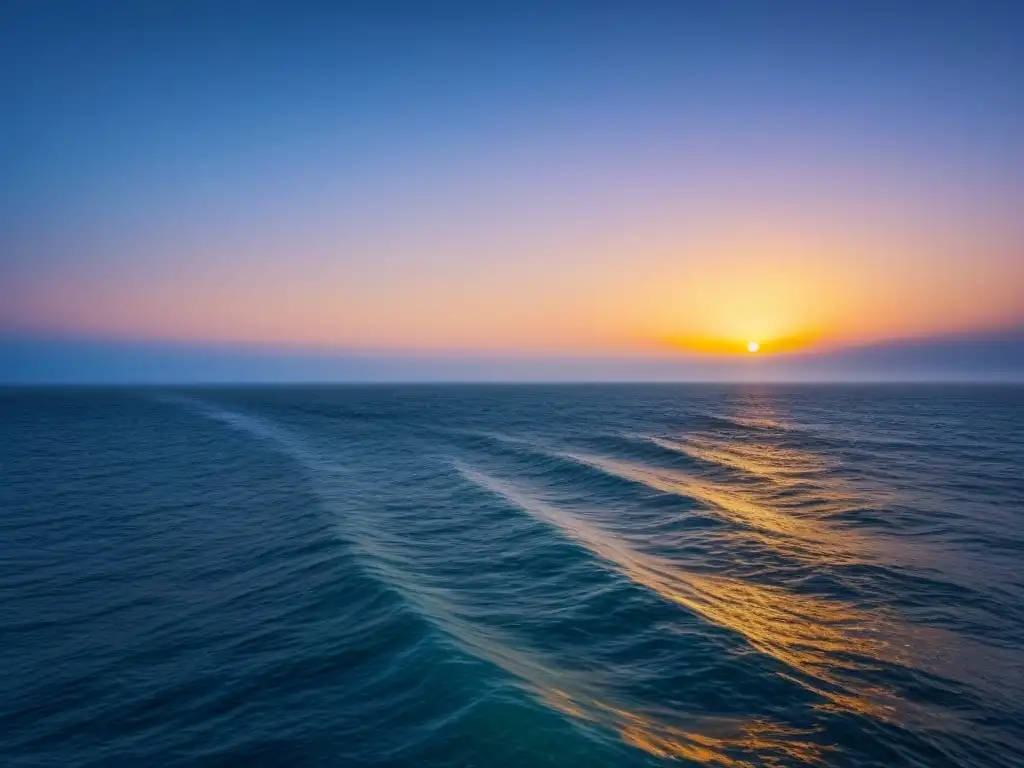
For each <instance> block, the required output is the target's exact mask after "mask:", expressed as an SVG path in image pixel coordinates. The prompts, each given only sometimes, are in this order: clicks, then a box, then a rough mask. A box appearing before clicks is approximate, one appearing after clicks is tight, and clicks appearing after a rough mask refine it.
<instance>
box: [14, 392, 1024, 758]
mask: <svg viewBox="0 0 1024 768" xmlns="http://www.w3.org/2000/svg"><path fill="white" fill-rule="evenodd" d="M0 460H2V465H0V467H2V486H0V492H2V497H0V501H2V513H0V653H2V669H0V673H2V674H0V763H3V764H4V765H15V766H71V765H75V766H79V765H82V766H85V765H89V766H92V765H133V766H134V765H145V766H156V765H247V766H248V765H281V766H303V765H339V766H541V765H559V766H644V765H651V766H654V765H662V764H666V765H667V764H683V765H691V764H692V765H711V766H726V767H731V766H799V765H816V764H818V765H828V766H1021V765H1024V390H1022V389H1014V388H1009V387H1002V388H999V387H991V388H984V387H979V388H943V387H910V386H905V387H898V388H885V387H860V388H843V387H826V388H814V387H792V388H786V387H767V388H764V387H742V386H737V387H713V386H615V387H603V386H579V387H573V386H564V387H548V388H545V387H527V386H522V387H499V386H489V387H485V386H480V387H473V386H451V387H441V386H438V387H415V386H408V387H338V388H277V389H238V390H231V389H209V390H202V389H190V390H177V391H172V390H158V389H141V390H89V389H81V390H56V389H54V390H8V391H6V392H2V393H0Z"/></svg>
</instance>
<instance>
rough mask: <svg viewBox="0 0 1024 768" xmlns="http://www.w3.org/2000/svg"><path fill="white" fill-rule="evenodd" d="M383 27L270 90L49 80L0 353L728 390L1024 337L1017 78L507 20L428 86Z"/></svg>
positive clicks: (781, 33)
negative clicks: (310, 358) (849, 363)
mask: <svg viewBox="0 0 1024 768" xmlns="http://www.w3.org/2000/svg"><path fill="white" fill-rule="evenodd" d="M370 17H371V18H367V19H366V20H365V21H366V23H367V24H368V25H369V28H370V29H377V30H378V32H380V34H381V36H380V38H379V41H380V46H381V49H380V50H378V49H377V48H375V47H374V46H373V45H370V44H368V47H367V48H366V50H363V49H362V48H359V47H358V46H357V47H356V48H354V49H353V50H352V51H351V52H350V54H351V59H349V58H346V56H348V55H349V54H345V55H342V53H341V51H343V50H347V49H346V48H344V47H342V48H341V49H339V48H337V47H336V46H333V45H327V44H323V45H321V46H320V47H318V48H317V49H316V52H315V54H314V53H311V52H309V51H307V49H306V47H305V43H303V44H301V45H300V44H299V43H298V41H299V40H300V39H303V38H302V37H301V36H299V37H298V38H296V39H294V40H293V39H291V38H287V37H281V38H277V37H274V36H273V35H271V36H269V37H268V38H267V40H266V44H265V45H256V44H255V43H253V42H252V41H249V42H246V40H247V38H244V36H243V38H240V40H239V43H238V45H239V50H238V56H239V62H238V67H237V72H244V73H246V75H245V77H246V78H249V79H251V81H252V82H263V80H262V79H261V78H263V77H264V76H266V77H267V78H270V79H273V77H275V76H276V75H275V74H274V73H276V72H277V71H278V67H279V65H280V63H281V62H286V61H291V62H293V64H294V67H295V70H294V71H291V70H289V71H290V73H291V75H290V76H291V77H293V78H294V82H295V83H296V86H295V87H293V88H282V89H271V90H269V91H267V90H263V89H255V90H253V89H246V88H244V87H242V86H241V85H240V84H239V81H238V80H237V79H236V77H237V75H236V74H235V73H236V68H234V67H229V68H226V69H222V68H220V67H219V66H218V65H217V64H216V62H217V61H219V59H218V56H219V55H220V54H219V51H220V49H219V48H217V47H216V46H214V45H213V43H212V42H211V41H212V40H215V39H217V38H216V35H214V36H213V37H210V38H206V37H203V38H197V39H194V40H192V39H182V40H180V41H176V40H170V39H169V40H168V41H165V43H161V45H163V46H164V48H166V50H163V49H161V50H159V51H154V52H153V53H152V55H150V54H149V53H147V52H146V51H144V50H142V49H139V50H137V51H135V50H134V49H133V51H134V52H132V53H126V54H125V56H126V59H125V63H124V64H123V67H122V65H120V64H119V65H117V67H115V68H118V67H121V68H123V70H124V71H123V73H122V72H121V70H120V69H118V73H120V74H117V75H116V77H115V76H114V75H111V74H110V73H107V72H106V71H105V70H103V69H102V68H101V67H100V68H94V67H90V66H81V67H79V66H70V65H69V66H58V64H52V65H50V64H46V62H47V61H49V59H46V57H45V56H43V55H42V54H40V56H38V57H35V58H33V61H35V60H36V59H38V61H39V62H40V63H39V66H41V67H42V66H44V64H45V66H46V67H50V68H52V70H53V71H52V72H50V73H49V74H48V75H47V74H46V73H43V74H42V75H40V76H39V78H37V79H38V82H36V80H32V81H31V82H26V83H25V84H24V90H25V93H24V94H22V96H23V97H24V98H23V99H22V101H23V102H24V103H23V105H22V106H23V109H22V113H23V114H22V118H23V119H22V122H23V123H24V126H23V127H25V130H26V132H25V135H32V136H33V141H31V142H28V145H27V147H26V151H25V152H24V153H22V154H21V155H20V156H19V157H20V160H19V163H20V166H19V168H16V169H15V171H14V174H13V176H12V177H11V178H12V179H13V180H14V181H15V186H17V181H18V179H21V180H22V181H24V182H25V183H24V185H23V186H24V188H23V189H22V190H21V191H17V190H16V192H15V194H14V195H13V196H12V197H11V199H17V200H18V201H19V202H18V210H17V211H15V212H14V213H15V214H16V215H12V216H11V217H8V219H7V220H10V221H17V222H19V224H18V226H17V227H16V228H11V230H10V232H9V233H7V235H6V239H5V240H4V241H3V245H4V248H3V252H4V254H5V255H4V257H3V259H2V260H0V333H2V334H6V335H8V336H13V337H16V338H37V337H45V338H58V339H64V338H73V339H88V340H102V341H111V342H117V343H121V342H124V341H132V342H154V343H157V342H174V343H184V344H221V345H239V346H240V348H246V346H247V345H258V346H260V347H261V348H263V347H266V348H273V349H275V350H279V351H281V352H282V353H288V352H289V351H295V352H302V351H306V350H316V351H318V352H334V353H337V354H358V355H398V356H407V357H415V358H430V357H433V356H438V355H452V356H457V357H465V358H473V357H478V358H482V357H486V356H504V357H512V356H519V357H529V356H536V357H540V358H544V359H549V358H552V357H565V358H571V359H577V358H595V359H596V358H600V359H607V358H615V359H636V358H652V359H687V360H689V359H708V360H713V361H715V360H720V359H724V358H733V359H736V360H739V359H742V358H743V357H745V356H749V355H750V354H752V353H753V352H754V350H752V349H751V348H750V343H751V341H756V343H757V345H758V346H757V350H756V352H757V354H758V355H759V356H760V357H765V358H769V357H770V358H772V359H781V358H786V357H792V356H794V355H819V354H831V353H834V352H836V351H839V350H843V349H850V348H859V347H862V346H865V345H886V344H890V343H894V342H902V341H904V340H907V339H924V340H928V339H943V338H946V337H950V336H957V335H962V334H978V333H1002V332H1006V331H1012V330H1013V329H1016V328H1020V327H1022V326H1024V258H1021V257H1020V244H1021V243H1022V242H1024V223H1022V220H1021V217H1020V216H1019V215H1018V214H1019V205H1017V202H1019V199H1020V196H1021V189H1020V174H1019V173H1016V172H1014V169H1016V168H1019V167H1020V160H1021V159H1022V157H1024V146H1022V145H1021V143H1020V141H1019V136H1020V135H1021V134H1020V133H1019V132H1013V131H1009V130H1004V128H1005V127H1006V126H1009V125H1015V124H1016V122H1015V121H1018V119H1019V117H1020V116H1021V115H1024V103H1022V101H1021V98H1020V90H1019V88H1017V83H1016V82H1015V81H1013V79H1012V78H1009V77H1008V76H1007V75H1006V74H1005V73H1006V72H1008V71H1010V69H1007V68H995V67H994V66H992V65H990V64H989V63H988V60H987V59H979V60H978V61H976V62H973V64H971V66H967V65H964V66H960V65H957V64H955V63H954V62H953V60H952V59H949V61H948V64H947V59H948V57H945V56H942V55H936V56H934V57H933V58H932V59H930V60H931V61H934V62H935V69H934V71H931V70H930V71H929V72H928V73H925V74H923V75H922V74H920V73H917V74H915V72H916V70H913V68H912V67H913V65H914V63H915V62H917V61H918V58H917V57H910V56H909V54H908V53H907V51H904V50H902V49H899V48H892V49H890V48H887V47H886V46H882V48H881V49H879V48H878V46H874V45H871V46H869V45H867V43H866V42H865V43H863V45H862V44H861V42H862V41H855V40H850V41H845V42H844V41H842V40H838V41H833V42H834V43H835V50H834V51H832V52H831V53H830V54H829V55H827V56H826V57H825V58H824V59H819V53H816V52H815V50H814V49H813V47H811V48H806V49H805V48H804V47H801V46H795V47H794V46H792V45H789V44H788V41H789V34H790V33H789V32H788V31H787V30H788V27H785V25H783V27H780V28H778V29H775V28H774V27H773V26H772V22H771V19H770V18H769V17H768V16H766V17H765V18H764V19H763V20H762V21H761V22H759V23H764V24H766V25H767V28H770V30H771V33H770V34H769V35H768V37H766V38H765V43H764V44H765V45H769V47H771V48H772V50H776V49H775V48H774V46H776V45H778V48H777V54H778V55H775V56H768V57H767V58H764V59H763V60H762V58H761V54H759V53H758V50H759V49H758V47H757V46H753V47H752V46H751V44H750V41H749V40H746V38H745V35H746V34H747V33H746V32H743V31H742V30H741V29H740V28H737V29H735V30H733V31H734V32H735V34H736V38H735V39H730V38H729V36H728V35H727V34H725V33H724V32H723V35H722V36H713V37H715V39H718V38H719V37H721V40H720V42H719V43H718V44H716V45H715V46H711V47H710V48H707V49H706V50H705V48H704V47H703V42H701V41H705V40H706V39H707V36H706V35H701V34H697V32H692V33H691V32H688V31H687V30H689V29H690V26H689V25H688V24H683V23H679V24H671V25H667V26H664V27H662V25H660V24H653V23H648V22H647V21H645V20H644V19H643V18H641V17H640V16H638V17H637V18H636V19H634V21H635V22H636V25H637V26H636V27H633V26H630V25H628V24H627V25H626V26H625V27H622V28H620V27H618V26H616V25H612V26H609V27H608V28H604V27H600V28H595V29H593V30H591V32H590V33H589V34H588V36H587V37H586V39H585V42H586V45H585V46H584V48H583V49H579V50H577V49H576V48H574V47H573V46H574V45H575V44H576V43H580V40H579V39H577V36H576V34H577V33H575V32H574V31H573V30H574V27H573V26H572V25H567V26H566V27H565V28H564V29H563V28H561V27H559V29H558V30H557V31H553V32H552V35H551V37H546V36H540V37H535V36H534V34H533V33H531V32H530V30H532V29H535V27H534V26H533V25H531V24H527V25H524V26H522V27H518V26H515V25H513V26H511V27H510V26H508V25H505V24H503V23H502V24H494V25H493V26H492V25H490V24H483V26H482V28H481V30H480V34H481V37H480V39H479V40H477V47H473V49H472V52H470V51H469V50H467V51H466V52H465V54H466V60H463V59H462V58H459V57H457V56H456V57H453V58H448V57H444V56H439V57H432V56H430V55H427V54H424V57H425V58H423V59H422V60H421V59H419V58H417V54H414V53H412V52H411V51H410V50H409V49H407V48H405V47H404V46H400V45H397V44H395V45H394V46H393V45H392V44H391V43H385V42H384V41H386V40H397V39H399V38H392V37H390V34H389V32H388V30H390V25H391V23H392V21H391V20H390V19H387V18H385V17H384V16H380V17H379V18H378V17H377V16H376V15H375V14H370ZM378 26H379V27H380V29H378ZM755 26H756V25H755ZM812 26H813V25H812ZM697 28H698V27H695V28H694V29H697ZM767 28H766V29H767ZM410 29H414V27H413V28H410ZM830 29H831V27H830ZM232 30H234V27H233V26H232V25H227V26H226V27H225V32H224V34H225V35H228V36H230V35H231V34H234V32H232ZM261 34H262V33H261ZM410 34H412V32H410ZM440 34H441V37H442V39H445V40H447V39H448V38H447V36H448V35H451V36H452V40H450V41H449V42H451V43H452V44H453V45H454V44H455V43H454V39H455V38H458V37H459V33H458V32H457V30H456V29H455V28H453V29H452V30H448V31H445V32H443V33H440ZM690 34H692V35H693V42H694V44H693V45H688V44H686V40H688V39H690V38H689V37H688V35H690ZM765 34H768V33H767V32H766V33H765ZM776 36H778V37H776ZM100 37H102V36H100ZM186 37H187V35H186ZM412 37H413V38H414V37H415V35H412ZM817 37H818V36H817V35H800V36H798V39H801V40H811V39H817ZM90 39H91V38H90ZM97 39H99V38H97ZM367 39H370V38H367ZM373 39H376V38H373ZM474 39H476V38H474ZM892 39H893V40H896V39H899V36H893V38H892ZM598 41H605V42H607V43H608V47H607V50H605V49H604V48H601V50H605V52H604V53H602V54H601V55H600V56H598V55H596V53H595V51H596V50H598V48H600V46H598V48H591V47H588V46H590V45H591V44H596V43H597V42H598ZM783 43H787V44H783ZM92 44H93V43H89V42H88V41H87V42H86V43H83V45H92ZM40 45H42V43H40ZM95 45H97V46H99V45H100V44H99V43H98V42H96V43H95ZM822 45H825V43H824V42H823V43H822ZM210 46H212V47H210ZM456 47H457V48H458V46H456ZM197 48H198V49H199V50H197ZM207 48H209V50H207ZM101 50H102V48H101V47H98V48H97V57H99V52H100V51H101ZM204 50H206V54H204V53H203V51H204ZM459 50H461V48H459ZM823 50H825V49H823ZM830 50H831V49H830ZM1015 50H1016V49H1014V51H1015ZM570 51H575V53H571V54H570ZM630 51H632V52H634V53H629V52H630ZM640 51H642V52H644V53H643V55H639V54H638V53H637V52H640ZM207 54H208V56H207ZM1007 55H1011V53H1008V54H1007ZM1012 55H1016V53H1015V52H1014V53H1012ZM133 56H134V57H135V58H136V59H138V61H136V62H135V63H134V64H133V63H131V62H132V61H133V60H132V57H133ZM577 56H578V57H580V58H576V57H577ZM477 59H479V61H477V62H476V63H477V64H479V66H477V65H475V64H474V61H476V60H477ZM83 60H88V61H92V59H90V58H89V57H88V56H85V57H84V59H83ZM97 60H99V58H97ZM535 60H536V61H537V62H539V61H544V62H546V63H545V64H544V65H543V66H541V65H540V64H530V62H532V61H535ZM55 61H56V60H55ZM119 61H120V60H119ZM173 61H182V62H185V61H196V62H197V64H196V68H195V70H192V69H189V68H188V67H181V68H171V69H169V70H166V71H167V72H169V73H170V74H168V75H167V77H168V82H167V83H166V84H165V85H166V86H167V88H168V89H169V90H170V91H173V92H174V93H175V94H177V96H176V97H175V98H180V104H178V106H176V107H175V109H174V110H171V111H166V110H164V109H161V108H160V104H161V103H162V102H161V101H160V100H159V99H154V98H152V96H151V93H152V92H153V91H151V90H148V89H147V88H145V87H143V85H141V84H143V83H146V82H148V80H147V78H150V79H153V80H157V81H160V82H161V83H163V80H161V78H162V77H164V74H163V73H164V72H165V62H173ZM722 61H731V62H733V64H732V65H730V67H726V68H723V67H721V66H718V64H719V63H720V62H722ZM821 61H827V62H828V67H827V68H826V69H827V72H828V73H829V75H828V77H825V76H824V75H823V74H821V73H822V72H824V71H826V70H823V69H822V67H821V66H819V64H820V63H821ZM993 61H994V59H993ZM385 62H387V64H386V65H385ZM882 62H888V64H882ZM111 66H112V67H113V66H114V65H113V64H112V65H111ZM876 66H878V67H882V66H885V67H886V72H887V73H888V74H887V75H886V77H885V83H886V86H885V88H882V89H880V88H877V87H874V85H875V80H874V79H873V75H870V72H869V71H870V70H871V68H872V67H876ZM8 70H10V71H19V66H18V65H14V64H12V65H11V66H10V67H8ZM47 71H49V70H47ZM342 72H353V73H355V72H359V73H361V75H360V76H359V77H358V78H355V79H354V80H349V79H347V78H346V77H342V76H341V75H340V74H339V73H342ZM111 78H112V79H111ZM919 78H924V80H925V81H926V82H921V81H920V80H919ZM953 82H956V83H957V84H958V85H957V86H956V87H953V86H952V85H951V83H953ZM427 83H430V84H432V85H431V86H430V88H433V89H435V90H430V88H427V87H426V85H425V84H427ZM36 90H39V91H40V92H41V94H40V95H38V96H36V94H35V91H36ZM51 91H52V93H51ZM767 93H772V94H774V96H773V97H771V98H768V97H767V96H766V95H765V94H767ZM922 93H928V94H929V97H928V99H927V100H923V99H922V98H921V95H920V94H922ZM64 94H75V95H76V96H75V98H77V99H80V100H81V104H80V105H79V106H80V108H79V107H76V106H74V105H70V106H69V105H67V104H65V99H64ZM210 94H218V96H217V97H216V98H212V97H211V96H210ZM30 96H31V98H30ZM68 98H70V97H68ZM19 103H21V102H19ZM77 103H78V102H75V104H77ZM175 103H176V104H177V102H175ZM442 104H443V105H444V106H443V108H442V107H441V106H439V105H442ZM62 105H64V106H62ZM995 105H1001V106H999V107H998V108H997V106H995ZM111 126H114V127H116V130H113V129H112V127H111ZM255 126H259V129H258V130H255V129H254V127H255ZM16 139H17V137H15V138H12V139H11V140H10V141H9V142H8V143H9V144H11V145H12V146H13V145H14V143H15V142H16ZM18 146H20V144H18ZM228 148H230V151H229V150H228ZM738 364H739V365H741V366H742V365H743V364H742V363H738ZM759 366H761V363H759ZM744 367H745V369H751V367H750V366H744ZM758 370H761V368H758Z"/></svg>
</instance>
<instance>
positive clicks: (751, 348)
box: [747, 341, 761, 352]
mask: <svg viewBox="0 0 1024 768" xmlns="http://www.w3.org/2000/svg"><path fill="white" fill-rule="evenodd" d="M760 348H761V345H760V344H758V343H757V342H756V341H749V342H747V352H757V350H759V349H760Z"/></svg>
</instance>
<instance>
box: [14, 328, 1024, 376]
mask: <svg viewBox="0 0 1024 768" xmlns="http://www.w3.org/2000/svg"><path fill="white" fill-rule="evenodd" d="M443 381H467V382H468V381H479V382H528V381H550V382H571V381H592V382H600V381H608V382H614V381H659V382H666V381H680V382H685V381H694V382H697V381H735V382H756V381H761V382H870V381H935V382H941V381H950V382H969V381H979V382H982V381H991V382H1024V330H1013V331H1006V332H1001V333H989V334H976V335H963V336H957V337H947V338H931V339H917V340H911V341H902V342H893V343H886V344H878V345H872V346H862V347H854V348H847V349H843V350H838V351H833V352H827V353H813V354H812V353H807V354H792V355H778V356H763V357H756V356H753V355H751V356H749V357H735V358H733V357H729V358H725V357H720V358H695V357H679V358H668V357H647V358H641V357H634V358H624V357H568V356H562V357H554V356H547V357H543V356H525V355H524V356H509V355H502V356H497V355H495V356H489V355H473V356H470V355H460V356H455V355H450V356H448V355H443V356H427V355H395V354H380V355H374V354H365V353H361V354H353V353H349V352H344V351H338V352H324V351H317V352H311V351H299V352H297V351H292V350H287V349H280V348H259V347H247V346H243V345H202V344H184V343H164V342H159V343H158V342H113V341H101V340H82V339H57V338H24V337H7V338H3V339H0V383H3V384H8V385H11V384H231V383H238V384H259V383H267V384H271V383H331V382H338V383H342V382H443Z"/></svg>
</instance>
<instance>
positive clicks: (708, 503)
mask: <svg viewBox="0 0 1024 768" xmlns="http://www.w3.org/2000/svg"><path fill="white" fill-rule="evenodd" d="M661 443H662V445H663V447H671V448H672V449H676V448H677V447H678V448H682V446H681V445H680V446H676V445H674V444H673V443H670V442H666V441H661ZM565 457H566V458H569V459H571V460H573V461H576V462H578V463H580V464H583V465H586V466H590V467H593V468H595V469H597V470H599V471H601V472H604V473H606V474H610V475H614V476H616V477H621V478H623V479H625V480H629V481H630V482H633V483H637V484H640V485H644V486H646V487H648V488H652V489H654V490H657V491H661V492H662V493H670V494H675V495H678V496H684V497H686V498H690V499H695V500H697V501H699V502H702V503H703V504H704V505H705V509H706V510H707V511H708V512H709V513H710V514H713V515H716V516H718V517H722V518H724V519H726V520H727V521H728V522H730V523H733V524H735V525H738V526H740V527H742V528H745V529H750V530H752V531H754V532H761V533H765V534H770V535H772V538H771V539H764V538H762V539H761V540H762V541H764V542H765V543H767V544H769V546H771V547H772V548H774V549H777V550H784V551H786V552H791V553H801V552H803V553H804V554H810V555H811V556H813V557H815V558H817V557H820V556H821V551H822V548H825V549H827V550H831V551H833V553H834V556H835V557H836V558H837V559H842V560H844V561H849V560H851V559H855V558H856V554H857V551H858V546H862V545H861V544H860V542H859V541H858V539H857V537H856V536H854V535H847V536H844V538H843V540H842V541H841V542H840V541H839V539H838V537H836V536H835V535H834V533H833V532H832V531H830V530H829V529H827V528H825V527H823V526H821V525H819V524H817V523H816V522H814V521H813V520H810V519H805V518H800V517H796V516H794V515H791V514H786V513H785V512H784V511H781V510H779V509H776V508H774V507H773V506H771V505H768V504H765V503H762V502H760V501H759V500H757V499H756V498H754V497H753V495H752V494H749V493H744V492H742V491H740V490H735V489H728V490H727V489H725V488H723V487H721V486H719V485H715V484H712V483H710V482H707V481H704V480H700V479H698V478H696V477H693V476H691V475H689V474H687V473H685V472H683V471H681V470H677V469H664V468H657V469H655V468H651V467H648V466H640V465H638V464H634V463H633V462H629V461H623V460H620V459H611V458H607V457H603V456H593V455H588V454H580V453H573V454H565ZM816 496H817V500H818V502H819V503H833V502H834V503H836V504H839V503H845V502H846V497H845V496H843V495H841V494H839V493H838V492H835V491H833V490H831V489H827V488H823V489H819V491H818V493H817V494H816Z"/></svg>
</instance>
